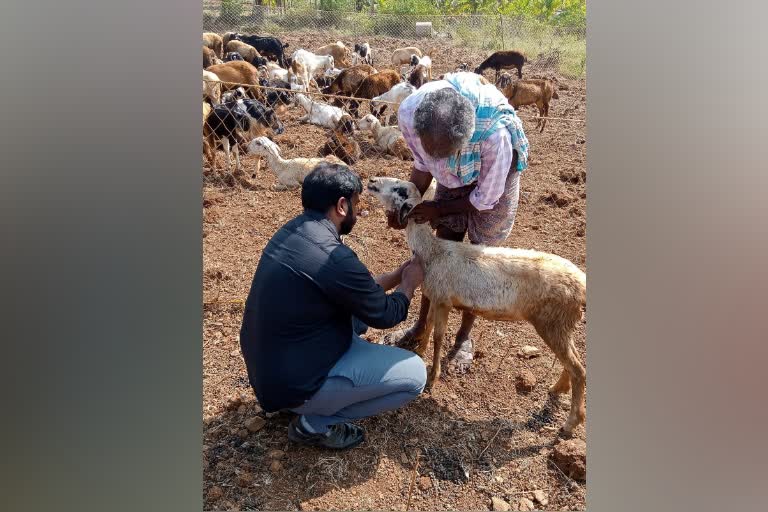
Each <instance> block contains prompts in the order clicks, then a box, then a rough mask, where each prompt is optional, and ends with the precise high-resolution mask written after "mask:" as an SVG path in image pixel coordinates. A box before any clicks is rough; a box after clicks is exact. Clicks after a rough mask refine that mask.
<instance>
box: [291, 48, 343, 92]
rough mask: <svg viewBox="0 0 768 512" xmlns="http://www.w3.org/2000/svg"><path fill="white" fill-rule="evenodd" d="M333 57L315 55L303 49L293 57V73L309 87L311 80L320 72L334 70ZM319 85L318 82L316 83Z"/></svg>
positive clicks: (297, 51) (294, 53)
mask: <svg viewBox="0 0 768 512" xmlns="http://www.w3.org/2000/svg"><path fill="white" fill-rule="evenodd" d="M333 63H334V59H333V55H315V54H314V53H312V52H309V51H307V50H304V49H302V48H300V49H298V50H296V51H295V52H293V55H292V56H291V71H292V72H293V74H294V75H296V77H297V78H299V79H301V83H303V84H304V85H306V86H307V87H309V84H310V80H312V77H314V75H315V73H316V72H317V71H318V70H322V71H326V70H329V69H333ZM315 84H317V82H315Z"/></svg>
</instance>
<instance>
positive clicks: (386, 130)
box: [357, 114, 413, 160]
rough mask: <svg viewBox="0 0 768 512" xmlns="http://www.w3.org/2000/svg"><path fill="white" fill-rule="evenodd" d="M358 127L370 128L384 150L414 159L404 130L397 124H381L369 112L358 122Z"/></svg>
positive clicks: (403, 157)
mask: <svg viewBox="0 0 768 512" xmlns="http://www.w3.org/2000/svg"><path fill="white" fill-rule="evenodd" d="M357 129H358V130H360V131H365V130H370V131H371V134H372V135H373V140H375V141H376V145H377V146H378V147H379V149H381V150H382V151H385V152H387V153H389V154H391V155H395V156H396V157H398V158H401V159H403V160H413V153H411V150H410V148H409V147H408V144H407V143H406V142H405V139H404V138H403V134H402V132H401V131H400V129H398V128H397V127H396V126H381V123H380V122H379V120H378V119H376V117H374V115H373V114H368V115H366V116H365V117H363V118H362V119H360V120H359V121H358V122H357Z"/></svg>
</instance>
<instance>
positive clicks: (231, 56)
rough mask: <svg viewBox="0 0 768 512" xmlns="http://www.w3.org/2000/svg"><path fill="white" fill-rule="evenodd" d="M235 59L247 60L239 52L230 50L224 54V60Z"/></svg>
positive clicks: (230, 60)
mask: <svg viewBox="0 0 768 512" xmlns="http://www.w3.org/2000/svg"><path fill="white" fill-rule="evenodd" d="M233 60H245V59H244V58H243V56H242V55H240V54H239V53H237V52H228V53H227V54H226V55H224V62H232V61H233Z"/></svg>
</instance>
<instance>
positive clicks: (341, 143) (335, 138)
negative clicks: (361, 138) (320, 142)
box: [318, 114, 361, 165]
mask: <svg viewBox="0 0 768 512" xmlns="http://www.w3.org/2000/svg"><path fill="white" fill-rule="evenodd" d="M354 131H355V122H354V121H353V120H352V116H350V115H349V114H344V115H343V116H341V119H340V120H339V123H338V124H337V125H336V128H334V129H333V131H331V134H330V138H329V140H328V142H326V143H325V145H324V146H323V147H322V148H320V150H319V151H318V154H319V155H320V156H327V155H334V156H336V157H338V158H340V159H341V161H343V162H344V163H345V164H348V165H354V164H355V162H357V161H358V160H359V159H360V155H361V153H360V145H359V144H358V143H357V141H356V140H355V139H353V138H352V137H351V135H352V134H353V133H354Z"/></svg>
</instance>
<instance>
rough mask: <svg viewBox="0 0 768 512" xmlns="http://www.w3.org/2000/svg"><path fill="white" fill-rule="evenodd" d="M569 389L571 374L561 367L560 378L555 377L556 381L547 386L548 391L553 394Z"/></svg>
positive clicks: (560, 393) (559, 393)
mask: <svg viewBox="0 0 768 512" xmlns="http://www.w3.org/2000/svg"><path fill="white" fill-rule="evenodd" d="M570 390H571V374H570V373H568V370H566V369H565V368H563V371H562V373H560V378H559V379H557V382H555V383H554V384H552V386H550V388H549V392H550V393H551V394H553V395H562V394H565V393H567V392H569V391H570Z"/></svg>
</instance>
